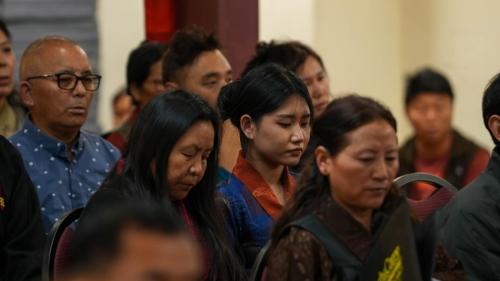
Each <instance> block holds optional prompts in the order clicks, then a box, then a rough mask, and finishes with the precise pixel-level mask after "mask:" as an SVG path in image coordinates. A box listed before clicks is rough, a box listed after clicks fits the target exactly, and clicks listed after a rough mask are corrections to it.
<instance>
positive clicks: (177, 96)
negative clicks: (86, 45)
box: [0, 20, 500, 281]
mask: <svg viewBox="0 0 500 281" xmlns="http://www.w3.org/2000/svg"><path fill="white" fill-rule="evenodd" d="M11 36H12V35H11V34H10V33H9V30H8V29H7V26H6V25H5V23H4V22H3V21H1V20H0V280H20V281H23V280H40V278H41V277H40V276H41V266H42V261H41V255H42V250H43V245H44V240H45V236H46V234H47V233H48V232H49V231H50V230H51V229H52V228H53V227H54V224H57V222H58V221H59V220H61V218H62V217H63V216H64V214H66V213H68V212H69V211H71V210H74V209H76V208H81V207H84V210H83V213H82V215H81V217H80V219H79V221H78V223H77V225H76V229H75V230H74V236H73V237H72V239H71V241H70V242H71V244H70V250H69V254H68V260H67V262H66V263H65V268H64V269H63V271H62V273H61V275H60V276H57V278H56V279H57V280H67V281H77V280H186V281H188V280H192V281H194V280H222V281H224V280H227V281H229V280H250V279H252V280H325V281H326V280H431V278H436V279H437V280H464V279H466V280H500V266H499V265H500V254H499V252H500V251H499V248H500V242H498V235H499V234H500V231H499V229H500V227H499V226H500V213H499V210H498V203H499V202H500V176H499V175H500V162H499V161H500V160H499V157H500V156H499V155H498V153H500V152H499V151H498V147H497V146H498V145H499V144H500V76H498V75H497V76H495V77H493V79H492V80H491V81H490V82H489V84H488V85H487V87H486V90H485V92H484V95H483V103H482V104H483V120H484V125H485V127H486V129H487V131H488V132H489V134H490V135H491V137H492V140H493V142H494V144H495V149H494V150H493V152H492V155H491V157H490V155H489V153H488V151H487V150H485V149H484V148H481V147H480V146H479V145H477V144H475V143H474V142H473V141H472V140H469V139H467V138H466V137H465V136H464V135H462V134H461V133H460V132H458V130H456V129H455V128H452V126H451V116H452V110H453V98H454V93H453V90H452V86H451V83H450V82H449V81H448V79H447V78H446V77H445V75H443V74H442V73H439V72H438V71H436V70H434V69H430V68H423V69H420V70H418V71H416V72H415V73H414V74H413V75H412V76H411V77H409V79H408V81H407V87H406V92H405V99H404V100H405V109H406V114H407V117H408V119H409V120H410V123H411V125H412V127H413V128H414V132H415V133H414V136H412V137H411V138H410V139H409V140H407V141H406V142H405V143H404V144H402V145H399V143H400V142H398V138H397V134H396V133H397V128H398V127H397V121H396V119H395V117H394V116H393V114H392V113H391V111H390V109H389V108H387V107H385V106H384V105H383V104H381V103H380V102H378V101H376V100H374V99H372V98H369V97H366V96H362V95H358V94H348V95H345V96H341V97H332V95H331V93H330V84H329V76H328V72H327V70H326V68H325V65H324V64H323V60H322V59H321V56H320V55H319V54H318V53H316V52H315V51H314V50H313V49H312V48H311V47H309V46H307V45H305V44H303V43H301V42H298V41H284V42H276V41H271V42H261V43H259V44H258V45H257V47H256V51H255V55H254V56H253V57H252V58H251V59H250V61H249V62H248V63H247V66H246V67H245V69H244V71H243V73H242V75H241V77H240V78H238V79H234V78H233V74H232V70H231V65H230V62H229V61H228V59H227V58H226V57H225V56H224V52H223V48H222V46H221V45H220V44H219V42H218V40H217V38H216V37H215V36H214V35H213V34H210V33H208V32H206V31H205V30H203V29H201V28H199V27H186V28H183V29H181V30H178V31H177V32H176V33H175V34H174V35H173V37H172V38H171V40H170V41H169V42H168V45H166V44H163V43H157V42H142V43H141V44H140V45H139V46H137V48H135V49H134V50H132V51H131V53H130V56H129V59H128V63H127V67H126V71H125V72H126V78H127V86H126V88H125V89H124V90H123V91H121V92H120V93H118V94H117V95H116V98H115V99H114V101H113V104H114V106H115V107H116V109H115V110H116V112H117V113H118V112H119V113H120V114H119V115H120V116H117V119H116V128H115V129H114V130H113V131H112V132H109V133H106V134H105V135H103V136H97V135H95V134H91V133H89V132H86V131H84V130H82V126H83V124H84V123H85V121H86V119H87V115H88V111H89V106H90V103H91V101H92V97H93V93H94V92H95V91H96V90H98V88H99V84H100V80H101V76H100V75H99V74H98V73H96V72H95V71H94V70H93V67H92V65H91V64H90V61H89V58H88V56H87V54H86V52H85V50H83V49H82V47H81V46H80V45H79V44H78V43H76V42H74V41H73V40H71V39H69V38H65V37H61V36H46V37H42V38H40V39H38V40H36V41H34V42H32V43H31V44H30V45H29V46H28V47H27V48H26V49H25V50H24V52H23V54H22V56H21V60H20V64H19V68H20V69H19V83H18V85H17V86H14V85H15V83H14V80H15V79H14V72H15V71H14V68H15V56H14V53H13V51H14V50H12V47H11ZM412 172H425V173H429V174H432V175H435V176H438V177H441V178H444V179H446V180H447V181H449V182H450V183H451V185H453V186H454V187H456V188H457V189H458V190H459V191H458V192H457V193H456V194H454V195H453V196H452V197H451V199H450V200H449V202H447V204H446V205H443V206H439V207H440V208H439V209H438V210H437V212H439V216H432V217H431V219H426V220H423V219H421V218H419V217H418V216H416V215H415V213H414V210H413V209H412V208H413V207H412V206H413V205H412V204H409V200H412V202H415V201H422V202H423V201H426V200H430V199H432V198H433V195H434V194H436V193H437V188H436V187H432V186H429V185H426V184H423V183H416V184H413V185H411V186H409V187H408V188H407V189H405V190H403V189H401V188H400V187H399V186H397V185H396V184H394V179H395V178H396V177H397V176H398V175H404V174H408V173H412ZM451 262H455V263H456V266H454V267H453V269H451V267H446V266H445V265H444V263H448V264H449V263H451ZM438 268H440V272H439V274H437V269H438ZM443 268H445V270H443ZM446 268H448V269H446ZM257 269H258V270H257ZM260 269H262V270H260ZM447 271H449V272H447ZM457 272H458V273H457ZM447 273H449V274H447Z"/></svg>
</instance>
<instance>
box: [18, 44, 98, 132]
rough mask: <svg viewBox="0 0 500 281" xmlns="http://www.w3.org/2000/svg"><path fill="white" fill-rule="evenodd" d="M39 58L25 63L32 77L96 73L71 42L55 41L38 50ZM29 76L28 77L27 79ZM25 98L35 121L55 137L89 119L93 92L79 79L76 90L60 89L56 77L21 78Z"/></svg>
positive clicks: (76, 129) (22, 92)
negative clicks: (27, 79) (22, 79)
mask: <svg viewBox="0 0 500 281" xmlns="http://www.w3.org/2000/svg"><path fill="white" fill-rule="evenodd" d="M37 55H38V61H35V60H34V59H33V60H32V62H28V61H26V62H25V65H26V69H27V70H26V71H25V72H26V73H28V74H27V76H28V77H32V76H39V75H45V74H59V73H72V74H75V75H78V76H85V75H90V74H92V69H91V67H90V63H89V60H88V58H87V55H86V54H85V52H84V51H83V49H81V48H80V47H78V46H74V45H72V44H70V43H57V44H56V43H53V44H51V45H46V46H45V47H44V48H43V49H41V50H40V51H38V53H37ZM26 78H27V77H24V79H26ZM20 91H21V98H22V100H23V102H24V103H25V104H26V105H27V106H28V108H29V109H30V112H31V117H32V119H33V122H35V124H36V125H37V126H38V127H39V128H41V129H42V130H44V131H45V132H46V133H48V134H49V135H52V136H57V135H58V134H59V133H58V132H61V131H68V130H71V131H78V130H79V129H80V128H81V127H82V125H83V124H84V123H85V121H86V119H87V114H88V110H89V106H90V102H91V100H92V95H93V92H92V91H89V90H86V89H85V88H84V86H83V84H82V81H78V83H77V84H76V87H75V88H74V89H73V90H63V89H60V88H59V86H58V83H57V80H56V79H55V77H49V78H46V79H31V80H29V81H26V80H24V81H21V85H20Z"/></svg>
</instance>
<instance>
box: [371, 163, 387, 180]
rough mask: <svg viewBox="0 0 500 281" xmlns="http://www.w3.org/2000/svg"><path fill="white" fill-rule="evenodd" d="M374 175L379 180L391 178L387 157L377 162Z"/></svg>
mask: <svg viewBox="0 0 500 281" xmlns="http://www.w3.org/2000/svg"><path fill="white" fill-rule="evenodd" d="M373 177H374V178H375V179H376V180H378V181H385V180H387V179H388V178H389V167H388V165H387V163H386V161H385V159H380V160H378V161H376V162H375V167H374V169H373Z"/></svg>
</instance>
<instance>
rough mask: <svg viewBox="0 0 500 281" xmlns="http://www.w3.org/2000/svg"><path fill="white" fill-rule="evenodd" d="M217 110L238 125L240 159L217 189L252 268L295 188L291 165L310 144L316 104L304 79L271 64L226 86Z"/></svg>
mask: <svg viewBox="0 0 500 281" xmlns="http://www.w3.org/2000/svg"><path fill="white" fill-rule="evenodd" d="M219 110H220V113H221V115H222V117H223V119H230V120H231V122H232V123H233V125H234V126H235V127H237V128H238V130H239V131H240V138H241V144H242V146H241V151H240V153H239V156H238V160H237V162H236V165H235V166H234V168H233V172H232V175H231V177H230V178H229V179H228V180H225V181H223V182H221V183H220V184H219V186H220V189H219V191H220V192H221V193H222V194H223V195H224V197H225V198H226V200H227V201H228V202H229V207H230V210H231V212H230V214H231V219H230V222H231V228H232V231H233V233H234V236H235V238H236V240H237V241H238V243H239V244H240V246H241V247H242V249H243V253H244V255H245V263H246V268H247V269H248V270H249V269H251V267H252V265H253V263H254V260H255V258H256V256H257V254H258V253H259V251H260V249H261V248H262V247H263V246H264V245H265V244H266V242H267V241H268V240H269V238H270V235H271V228H272V226H273V224H274V221H276V220H277V219H278V217H279V216H280V214H281V209H282V208H283V205H284V204H285V202H286V201H288V199H289V198H290V197H291V196H292V194H293V192H294V191H295V187H296V182H295V179H294V177H293V176H292V175H291V174H290V172H289V171H288V166H293V165H296V164H297V163H298V162H299V160H300V157H301V156H302V153H303V152H304V150H305V148H306V147H307V143H308V141H309V134H310V123H311V120H312V118H313V106H312V101H311V98H310V96H309V94H308V93H307V88H306V86H305V85H304V83H302V81H301V80H300V79H298V78H297V77H296V76H295V75H294V74H293V73H292V72H291V71H289V70H286V69H285V68H283V67H281V66H278V65H277V64H267V65H263V66H260V67H257V68H255V69H252V70H251V71H250V72H249V73H248V74H247V75H245V76H244V77H243V79H241V81H240V80H238V81H235V82H232V83H230V84H229V85H227V86H225V87H224V88H222V91H221V94H220V97H219Z"/></svg>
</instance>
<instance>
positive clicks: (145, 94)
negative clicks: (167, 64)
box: [106, 42, 167, 153]
mask: <svg viewBox="0 0 500 281" xmlns="http://www.w3.org/2000/svg"><path fill="white" fill-rule="evenodd" d="M166 50H167V46H166V45H165V44H162V43H156V42H144V43H142V44H141V45H139V46H138V47H137V48H135V49H134V50H132V52H131V53H130V55H129V57H128V61H127V93H128V94H129V95H130V96H131V97H132V98H133V101H134V104H135V106H136V108H135V111H134V112H133V113H132V116H131V117H130V118H129V119H128V121H127V122H126V123H125V124H124V125H123V126H121V127H120V128H118V129H117V130H116V131H114V132H112V133H110V134H107V135H106V139H107V140H108V141H109V142H111V143H112V144H113V145H114V146H116V147H117V148H118V149H119V150H120V151H121V152H122V153H124V152H125V146H126V145H127V140H128V136H129V134H130V130H131V128H132V125H133V124H134V122H135V120H136V119H137V115H138V114H139V112H140V111H141V109H142V108H144V106H146V104H148V102H149V101H150V100H151V99H153V98H154V97H156V96H157V95H159V94H162V93H164V92H165V87H164V86H163V81H162V75H161V67H162V59H163V55H164V54H165V51H166Z"/></svg>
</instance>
